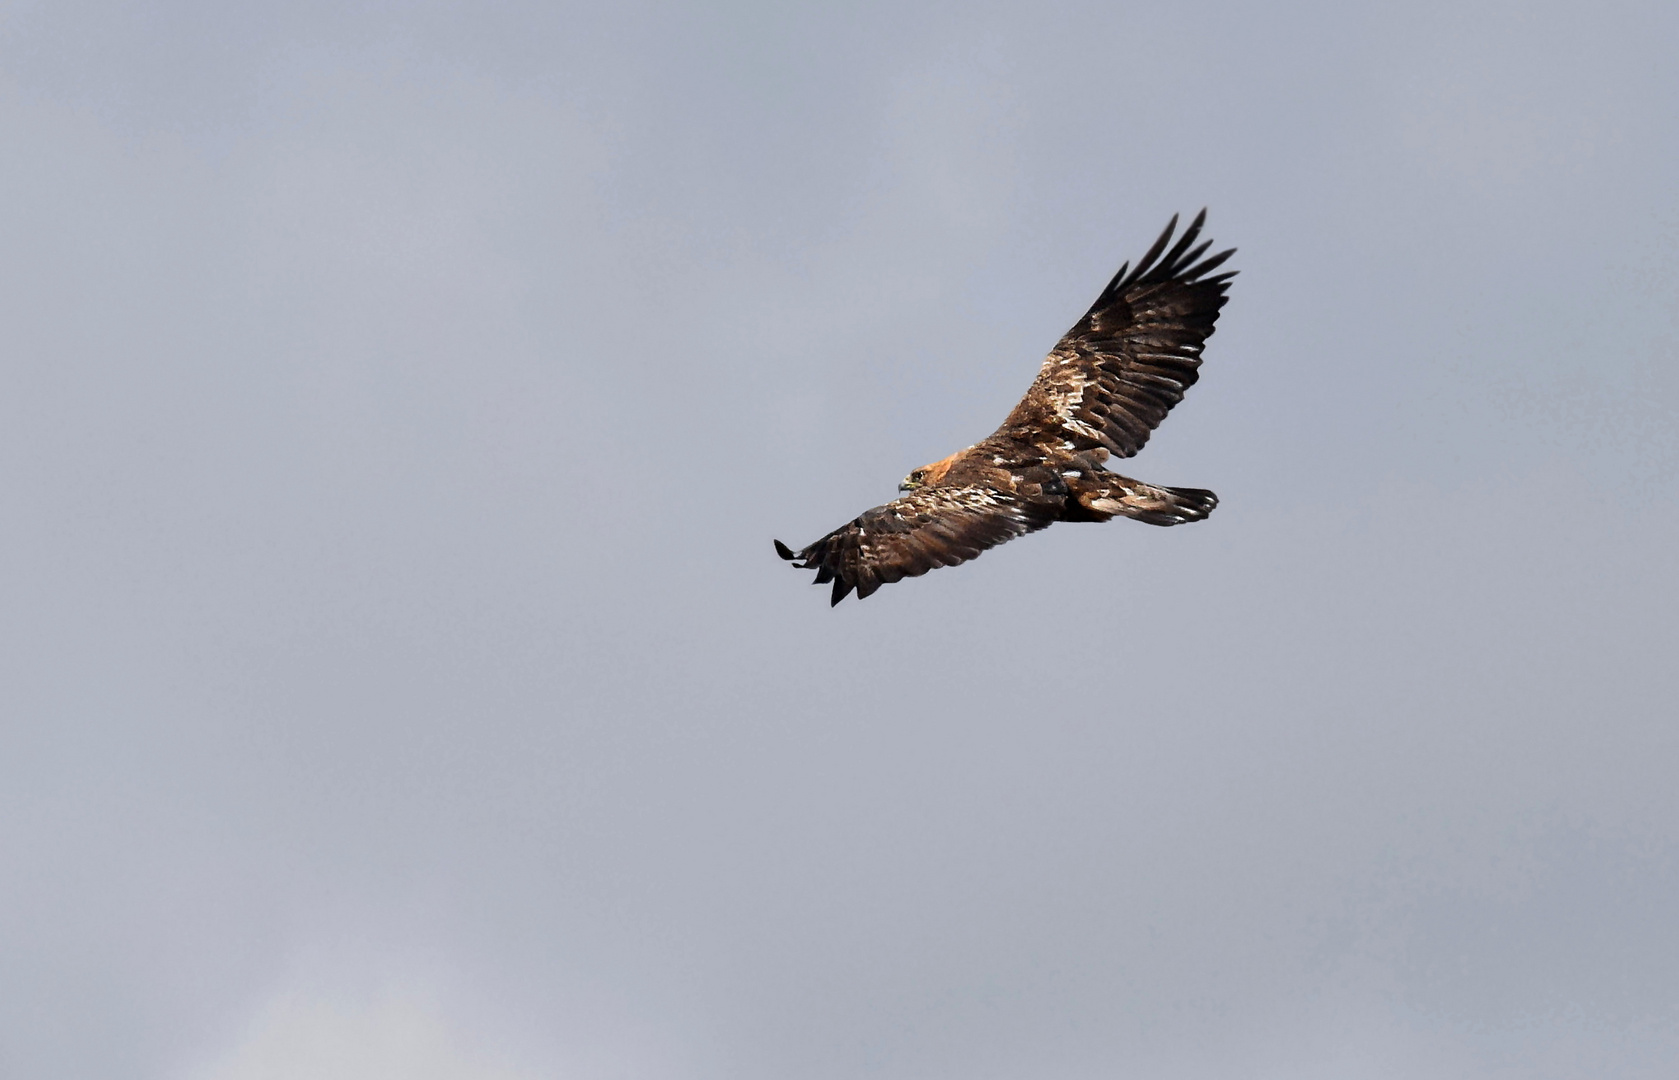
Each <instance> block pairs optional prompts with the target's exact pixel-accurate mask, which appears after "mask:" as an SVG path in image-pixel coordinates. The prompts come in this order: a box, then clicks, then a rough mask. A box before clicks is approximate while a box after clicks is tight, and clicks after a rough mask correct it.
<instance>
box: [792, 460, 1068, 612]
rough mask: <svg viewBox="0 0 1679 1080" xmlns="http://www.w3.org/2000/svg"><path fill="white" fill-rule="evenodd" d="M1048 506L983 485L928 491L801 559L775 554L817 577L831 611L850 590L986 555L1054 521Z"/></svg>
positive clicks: (856, 524) (837, 534) (800, 554)
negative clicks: (829, 588) (829, 586)
mask: <svg viewBox="0 0 1679 1080" xmlns="http://www.w3.org/2000/svg"><path fill="white" fill-rule="evenodd" d="M1056 516H1057V508H1056V506H1054V505H1052V504H1045V503H1041V502H1037V503H1034V502H1029V501H1027V500H1025V499H1023V498H1020V497H1018V496H1015V495H1011V494H1009V493H1008V492H1004V491H997V490H996V489H994V488H989V487H985V486H982V485H971V486H967V487H926V488H920V489H917V490H915V491H912V492H910V493H909V494H908V495H905V496H904V497H903V498H901V499H893V500H892V501H891V502H889V503H887V504H886V505H885V506H877V507H875V508H874V509H873V510H869V511H866V512H864V513H863V514H862V515H860V516H859V517H857V518H856V519H855V520H853V521H852V522H851V523H850V524H848V525H845V526H842V527H841V528H838V529H835V530H834V531H833V532H831V533H829V534H828V535H827V536H824V537H823V538H822V539H820V540H818V541H816V542H815V543H814V544H811V545H810V546H809V547H807V548H805V549H804V550H803V551H797V552H795V551H793V550H792V549H791V548H789V547H788V546H787V545H786V544H783V543H782V542H781V541H780V540H777V541H776V542H775V550H776V553H777V554H779V555H780V556H781V557H782V558H783V559H797V560H798V562H797V564H796V565H797V566H798V567H799V568H800V569H802V570H815V571H816V582H815V584H817V585H822V584H826V583H827V582H829V581H832V582H833V583H834V592H833V599H832V600H831V602H830V603H831V604H837V603H839V602H840V601H841V600H844V599H845V597H846V594H847V593H849V592H850V591H851V590H852V589H856V590H857V595H858V597H859V598H861V597H864V596H867V595H869V594H870V593H872V592H874V591H875V590H876V589H878V588H880V587H881V586H882V585H885V584H889V583H890V582H894V581H900V580H902V579H904V578H907V577H917V576H919V575H921V574H925V573H926V572H927V571H929V570H931V569H933V568H934V567H936V566H955V565H956V564H957V563H964V562H967V561H968V560H969V559H973V558H977V557H978V556H979V553H980V552H982V551H984V550H985V549H987V548H993V547H996V546H997V545H998V544H1001V543H1003V542H1005V541H1008V540H1013V539H1014V538H1015V537H1017V536H1025V535H1026V534H1027V533H1029V532H1035V531H1037V530H1038V529H1041V528H1043V527H1044V526H1046V525H1048V524H1049V523H1050V522H1052V521H1054V520H1055V518H1056Z"/></svg>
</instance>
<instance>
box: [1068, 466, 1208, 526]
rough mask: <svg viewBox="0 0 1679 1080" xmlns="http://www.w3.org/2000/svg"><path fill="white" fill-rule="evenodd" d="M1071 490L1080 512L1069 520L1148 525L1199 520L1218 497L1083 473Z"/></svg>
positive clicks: (1117, 477)
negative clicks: (1118, 519)
mask: <svg viewBox="0 0 1679 1080" xmlns="http://www.w3.org/2000/svg"><path fill="white" fill-rule="evenodd" d="M1081 479H1083V480H1084V481H1085V482H1084V483H1083V484H1082V485H1078V486H1076V487H1075V488H1074V490H1073V492H1072V494H1073V496H1074V497H1075V498H1076V499H1077V501H1078V506H1079V511H1080V512H1079V513H1077V515H1076V516H1074V515H1071V514H1070V515H1068V517H1069V518H1070V519H1072V520H1084V521H1107V520H1109V519H1110V518H1113V517H1116V516H1117V517H1128V518H1135V519H1136V520H1138V521H1146V522H1148V523H1149V524H1150V525H1182V524H1183V523H1184V522H1186V521H1200V520H1201V519H1202V518H1205V517H1206V516H1207V515H1208V514H1210V513H1212V512H1213V507H1215V506H1217V505H1218V496H1217V495H1214V494H1213V493H1212V492H1210V491H1207V490H1205V489H1203V488H1173V487H1155V486H1154V485H1153V484H1145V483H1143V482H1141V481H1139V480H1130V479H1127V478H1126V477H1123V476H1114V477H1112V479H1109V478H1108V477H1105V476H1104V477H1102V478H1101V479H1100V480H1098V479H1097V478H1096V477H1093V476H1090V475H1089V474H1086V476H1085V477H1083V478H1081Z"/></svg>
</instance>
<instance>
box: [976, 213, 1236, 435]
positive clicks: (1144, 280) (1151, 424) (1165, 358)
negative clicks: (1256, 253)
mask: <svg viewBox="0 0 1679 1080" xmlns="http://www.w3.org/2000/svg"><path fill="white" fill-rule="evenodd" d="M1206 219H1207V211H1206V210H1205V209H1203V210H1202V211H1201V212H1200V213H1199V214H1196V215H1195V219H1194V220H1193V221H1191V222H1190V223H1189V227H1188V228H1187V229H1185V230H1184V233H1183V235H1182V236H1181V237H1179V238H1178V240H1177V243H1175V244H1173V243H1172V235H1173V233H1175V232H1176V231H1177V227H1178V218H1177V215H1176V214H1174V215H1172V220H1171V222H1170V223H1169V224H1168V225H1167V226H1166V229H1165V231H1164V232H1162V233H1161V234H1160V238H1159V239H1158V240H1156V241H1155V242H1154V246H1153V247H1151V248H1149V250H1148V253H1147V254H1146V255H1144V256H1143V257H1142V258H1141V259H1140V260H1138V262H1137V265H1136V268H1135V269H1132V268H1131V264H1130V263H1126V264H1125V265H1124V266H1121V267H1120V268H1119V273H1117V274H1115V275H1114V276H1113V279H1112V280H1111V281H1109V282H1108V284H1107V287H1106V288H1104V289H1103V290H1102V293H1101V295H1100V296H1098V297H1097V298H1096V302H1095V303H1094V304H1092V305H1091V306H1090V310H1089V311H1087V312H1086V313H1085V314H1084V316H1083V317H1082V318H1080V319H1079V321H1078V322H1077V323H1075V324H1074V325H1073V328H1072V329H1071V330H1068V331H1067V333H1066V334H1065V335H1064V336H1063V337H1062V338H1061V340H1060V341H1059V342H1057V343H1056V346H1055V348H1054V349H1052V350H1050V353H1049V356H1048V357H1046V358H1045V360H1044V363H1043V367H1042V368H1041V369H1040V370H1039V372H1038V377H1037V379H1036V380H1034V381H1033V383H1032V386H1031V388H1030V389H1028V390H1027V392H1026V396H1025V397H1024V398H1022V399H1021V402H1020V404H1019V405H1017V406H1015V409H1014V411H1013V412H1011V413H1009V416H1008V419H1006V420H1005V421H1004V422H1003V427H1002V428H1000V429H999V431H1000V432H1006V433H1009V434H1012V435H1016V436H1017V437H1018V436H1020V435H1025V436H1028V437H1030V436H1031V435H1033V434H1039V433H1041V434H1044V435H1048V434H1050V433H1052V432H1053V434H1054V435H1055V436H1057V437H1058V438H1064V439H1065V440H1066V441H1068V442H1071V443H1072V444H1073V448H1074V449H1078V450H1091V449H1095V448H1096V447H1098V446H1101V447H1104V448H1106V449H1107V450H1108V451H1110V452H1111V453H1113V454H1116V455H1118V456H1119V457H1131V456H1132V455H1134V454H1136V453H1137V451H1139V450H1141V449H1142V448H1143V445H1144V444H1145V443H1147V442H1148V437H1149V435H1150V433H1151V432H1153V431H1154V429H1155V428H1156V427H1157V426H1159V424H1160V422H1161V421H1162V420H1164V419H1165V418H1166V414H1167V413H1168V412H1170V411H1171V408H1172V406H1174V405H1176V404H1177V403H1178V402H1180V401H1182V400H1183V395H1184V391H1186V390H1188V389H1189V388H1190V387H1191V386H1193V385H1195V382H1196V380H1197V379H1198V378H1199V372H1198V369H1199V368H1200V366H1201V350H1202V348H1203V346H1204V345H1205V344H1206V341H1207V338H1209V337H1211V336H1212V333H1213V327H1214V324H1215V323H1216V322H1217V321H1218V313H1219V310H1220V309H1221V308H1223V307H1224V305H1225V303H1226V302H1227V300H1228V299H1229V298H1228V296H1227V295H1226V294H1227V290H1228V288H1229V283H1230V279H1231V278H1233V277H1235V276H1236V271H1234V270H1230V271H1226V272H1224V273H1222V274H1217V275H1213V276H1208V275H1209V274H1212V271H1214V270H1216V269H1218V268H1219V267H1220V266H1222V265H1224V263H1225V261H1226V260H1228V259H1229V258H1230V257H1231V256H1232V255H1234V254H1235V253H1236V249H1235V248H1230V249H1228V250H1226V251H1221V252H1219V253H1218V254H1216V255H1211V256H1207V257H1206V258H1202V256H1203V255H1205V254H1206V251H1207V249H1208V248H1209V247H1211V246H1212V241H1211V240H1205V241H1202V242H1201V243H1200V244H1197V243H1196V241H1197V240H1199V239H1200V236H1201V228H1202V226H1203V225H1204V224H1205V223H1206ZM1168 245H1170V250H1168ZM1198 260H1199V261H1198ZM1046 429H1048V430H1046Z"/></svg>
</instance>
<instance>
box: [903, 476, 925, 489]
mask: <svg viewBox="0 0 1679 1080" xmlns="http://www.w3.org/2000/svg"><path fill="white" fill-rule="evenodd" d="M920 486H921V485H920V484H917V483H916V482H915V481H913V480H910V479H909V478H908V477H906V478H904V479H902V480H899V481H898V490H899V491H914V490H915V489H916V488H918V487H920Z"/></svg>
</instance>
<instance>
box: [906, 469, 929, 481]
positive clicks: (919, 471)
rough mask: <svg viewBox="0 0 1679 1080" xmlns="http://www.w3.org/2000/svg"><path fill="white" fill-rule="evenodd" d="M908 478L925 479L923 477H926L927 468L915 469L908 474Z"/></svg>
mask: <svg viewBox="0 0 1679 1080" xmlns="http://www.w3.org/2000/svg"><path fill="white" fill-rule="evenodd" d="M909 478H910V479H911V480H925V479H927V470H926V469H917V470H915V471H914V472H912V473H910V474H909Z"/></svg>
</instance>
